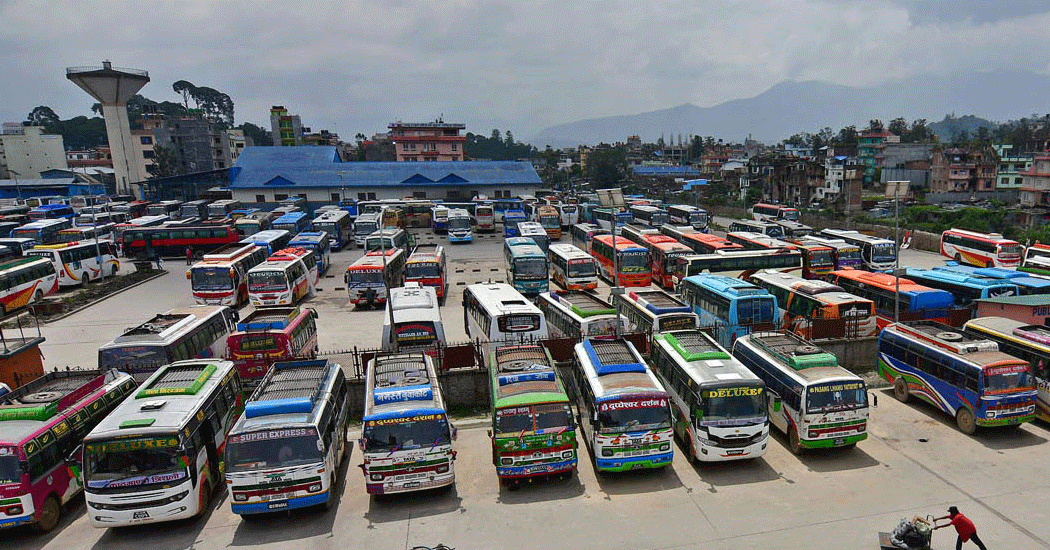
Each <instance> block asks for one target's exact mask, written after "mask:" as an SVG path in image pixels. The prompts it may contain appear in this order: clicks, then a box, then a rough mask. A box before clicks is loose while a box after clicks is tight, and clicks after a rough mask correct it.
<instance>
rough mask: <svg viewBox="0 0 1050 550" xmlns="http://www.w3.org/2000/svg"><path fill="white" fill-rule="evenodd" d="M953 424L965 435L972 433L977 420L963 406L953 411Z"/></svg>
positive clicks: (975, 429) (974, 430) (975, 427)
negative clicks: (955, 411)
mask: <svg viewBox="0 0 1050 550" xmlns="http://www.w3.org/2000/svg"><path fill="white" fill-rule="evenodd" d="M955 425H956V426H958V427H959V431H960V432H962V433H964V434H966V435H973V433H974V432H976V431H977V421H976V420H975V419H974V417H973V412H971V411H970V409H967V408H965V407H963V408H961V409H959V412H957V413H955Z"/></svg>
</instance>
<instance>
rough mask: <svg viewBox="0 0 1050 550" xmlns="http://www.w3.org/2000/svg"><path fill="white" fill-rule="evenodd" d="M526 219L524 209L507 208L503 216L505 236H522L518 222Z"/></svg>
mask: <svg viewBox="0 0 1050 550" xmlns="http://www.w3.org/2000/svg"><path fill="white" fill-rule="evenodd" d="M526 221H528V218H526V217H525V211H524V210H507V211H506V212H505V214H504V216H503V237H504V238H507V237H520V236H521V234H520V233H518V224H520V223H523V222H526Z"/></svg>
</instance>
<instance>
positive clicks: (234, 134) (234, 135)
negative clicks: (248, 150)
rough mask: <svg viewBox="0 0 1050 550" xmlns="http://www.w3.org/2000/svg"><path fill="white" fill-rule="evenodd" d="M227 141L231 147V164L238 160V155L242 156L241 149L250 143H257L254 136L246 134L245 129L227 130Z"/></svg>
mask: <svg viewBox="0 0 1050 550" xmlns="http://www.w3.org/2000/svg"><path fill="white" fill-rule="evenodd" d="M225 133H226V142H227V147H229V149H230V165H231V166H232V165H233V164H234V163H236V162H237V157H239V156H241V151H244V148H245V147H247V146H249V145H255V144H254V143H252V138H250V137H247V136H245V135H244V130H237V129H233V130H226V132H225Z"/></svg>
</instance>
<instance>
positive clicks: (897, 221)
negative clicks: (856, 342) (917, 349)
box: [886, 181, 904, 323]
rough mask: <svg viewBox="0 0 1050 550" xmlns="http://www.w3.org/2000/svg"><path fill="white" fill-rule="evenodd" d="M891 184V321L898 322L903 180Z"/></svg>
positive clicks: (899, 311)
mask: <svg viewBox="0 0 1050 550" xmlns="http://www.w3.org/2000/svg"><path fill="white" fill-rule="evenodd" d="M886 183H892V184H893V210H894V216H893V287H894V288H893V292H894V296H893V322H894V323H898V322H900V317H901V234H900V233H901V202H900V198H899V196H900V189H901V184H902V183H904V182H903V181H890V182H886Z"/></svg>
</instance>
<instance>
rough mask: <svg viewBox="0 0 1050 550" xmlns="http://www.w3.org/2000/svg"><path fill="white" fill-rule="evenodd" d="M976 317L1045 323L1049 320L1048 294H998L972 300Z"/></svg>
mask: <svg viewBox="0 0 1050 550" xmlns="http://www.w3.org/2000/svg"><path fill="white" fill-rule="evenodd" d="M974 303H976V304H977V310H976V312H975V313H974V315H973V316H974V318H975V319H976V318H977V317H1006V318H1007V319H1013V320H1015V321H1020V322H1022V323H1026V324H1029V325H1045V324H1047V322H1048V321H1050V295H1046V294H1030V295H1028V296H999V297H997V298H985V299H981V300H974Z"/></svg>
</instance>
